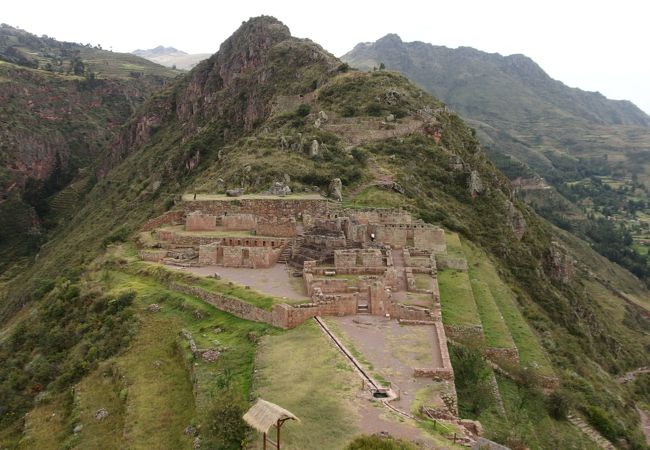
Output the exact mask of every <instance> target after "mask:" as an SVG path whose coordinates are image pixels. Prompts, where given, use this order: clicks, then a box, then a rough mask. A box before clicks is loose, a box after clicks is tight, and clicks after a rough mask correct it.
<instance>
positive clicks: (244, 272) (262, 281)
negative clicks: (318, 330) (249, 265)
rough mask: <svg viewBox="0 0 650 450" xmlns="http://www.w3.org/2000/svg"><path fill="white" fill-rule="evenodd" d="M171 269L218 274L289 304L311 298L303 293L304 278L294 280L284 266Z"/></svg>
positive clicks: (202, 274) (172, 267)
mask: <svg viewBox="0 0 650 450" xmlns="http://www.w3.org/2000/svg"><path fill="white" fill-rule="evenodd" d="M167 267H169V268H171V269H175V270H181V271H183V272H190V273H193V274H195V275H201V276H212V275H214V274H215V273H218V274H219V275H220V276H221V278H222V279H223V280H228V281H232V282H234V283H237V284H242V285H244V286H250V287H251V288H253V289H255V290H257V291H260V292H262V293H265V294H270V295H274V296H276V297H284V298H285V299H286V300H287V302H288V303H296V302H305V301H308V300H309V298H308V297H307V296H306V295H305V294H304V292H302V291H301V289H302V278H292V277H291V274H290V273H289V272H288V271H287V269H286V266H285V265H284V264H276V265H275V266H273V267H269V268H265V269H246V268H237V267H221V266H203V267H177V266H167Z"/></svg>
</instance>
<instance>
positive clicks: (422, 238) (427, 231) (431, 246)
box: [413, 226, 447, 253]
mask: <svg viewBox="0 0 650 450" xmlns="http://www.w3.org/2000/svg"><path fill="white" fill-rule="evenodd" d="M413 243H414V247H417V248H422V249H427V250H433V251H434V252H436V253H445V252H446V251H447V244H446V243H445V231H444V230H443V229H442V228H437V227H431V226H429V227H425V228H415V229H414V230H413Z"/></svg>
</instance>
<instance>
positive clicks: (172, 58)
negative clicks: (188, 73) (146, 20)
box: [132, 45, 211, 70]
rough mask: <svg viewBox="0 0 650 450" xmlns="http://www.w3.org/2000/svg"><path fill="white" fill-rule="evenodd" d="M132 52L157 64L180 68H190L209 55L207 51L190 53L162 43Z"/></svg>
mask: <svg viewBox="0 0 650 450" xmlns="http://www.w3.org/2000/svg"><path fill="white" fill-rule="evenodd" d="M132 53H133V54H134V55H136V56H140V57H141V58H145V59H148V60H149V61H153V62H155V63H157V64H160V65H163V66H166V67H174V68H177V69H181V70H190V69H191V68H193V67H194V66H196V65H197V64H198V63H200V62H201V61H203V60H204V59H208V58H209V57H210V56H211V55H210V54H209V53H194V54H191V55H190V54H189V53H185V52H184V51H182V50H177V49H175V48H174V47H163V46H162V45H159V46H158V47H156V48H152V49H149V50H139V49H138V50H134V51H133V52H132Z"/></svg>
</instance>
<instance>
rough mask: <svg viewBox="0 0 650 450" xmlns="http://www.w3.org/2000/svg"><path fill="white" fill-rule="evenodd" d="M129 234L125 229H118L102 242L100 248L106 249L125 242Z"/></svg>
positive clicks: (129, 231)
mask: <svg viewBox="0 0 650 450" xmlns="http://www.w3.org/2000/svg"><path fill="white" fill-rule="evenodd" d="M129 234H131V230H129V229H128V228H127V227H120V228H118V229H117V230H115V231H114V232H112V233H111V234H109V235H108V236H106V237H105V238H104V239H103V240H102V247H104V248H106V247H108V246H109V245H110V244H114V243H115V242H126V241H127V239H128V238H129Z"/></svg>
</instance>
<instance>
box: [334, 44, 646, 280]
mask: <svg viewBox="0 0 650 450" xmlns="http://www.w3.org/2000/svg"><path fill="white" fill-rule="evenodd" d="M342 59H343V60H344V61H346V62H347V63H349V64H350V65H351V66H352V67H356V68H359V69H361V70H372V69H373V68H374V69H377V68H378V67H380V66H381V65H382V64H383V66H382V67H384V66H385V67H386V68H387V69H389V70H397V71H399V72H401V73H403V74H404V75H406V76H407V77H409V79H411V80H413V81H414V82H416V83H417V84H418V85H420V86H422V87H423V88H424V89H426V90H427V91H428V92H429V93H431V94H433V95H435V96H437V97H439V98H440V99H441V100H443V101H444V102H445V103H446V104H448V105H449V106H450V107H451V108H453V109H454V110H456V111H458V112H459V113H460V114H461V115H462V116H463V117H464V118H465V119H466V120H467V121H468V123H469V125H471V126H472V127H474V128H475V129H476V130H477V136H478V138H479V140H480V141H481V143H482V144H483V147H484V148H485V151H486V153H487V154H488V155H489V156H490V159H491V161H492V162H493V163H494V164H495V165H496V166H497V167H498V168H499V169H500V170H502V171H503V172H504V173H505V174H506V175H507V176H508V177H509V178H510V179H511V180H515V181H517V182H518V185H517V186H521V187H520V188H519V189H518V190H519V192H518V193H519V195H520V197H521V198H522V199H523V200H525V201H526V202H528V203H529V204H530V205H532V206H533V207H534V208H535V210H536V211H537V212H538V213H540V214H541V215H542V216H544V217H545V218H546V219H548V220H550V221H551V222H553V223H554V224H555V225H557V226H560V227H562V228H564V229H566V230H569V231H571V232H573V233H574V234H576V235H577V236H579V237H581V238H583V239H586V240H589V241H591V242H592V243H593V244H594V248H595V249H596V250H597V251H598V252H600V253H601V254H603V255H605V256H607V257H608V258H609V259H610V260H611V261H614V262H616V263H619V264H621V265H623V266H624V267H626V268H627V269H628V270H630V271H632V272H633V273H634V274H636V275H637V276H638V277H639V278H641V279H644V280H645V282H646V283H650V260H649V259H648V257H647V245H648V244H647V243H648V240H647V235H648V230H649V229H650V223H648V220H647V218H648V212H649V210H650V160H649V159H648V158H649V156H648V155H649V154H650V153H649V152H648V150H649V149H650V117H649V116H648V115H647V114H646V113H644V112H643V111H641V110H640V109H639V108H637V107H636V106H635V105H633V104H632V103H630V102H628V101H616V100H609V99H607V98H605V97H604V96H603V95H601V94H600V93H598V92H585V91H582V90H580V89H575V88H569V87H568V86H566V85H564V84H563V83H561V82H560V81H557V80H554V79H552V78H551V77H549V76H548V75H547V74H546V73H545V72H544V71H543V70H542V69H541V68H540V67H539V66H538V65H537V64H536V63H535V62H534V61H532V60H531V59H529V58H527V57H526V56H523V55H510V56H501V55H499V54H492V53H485V52H481V51H479V50H475V49H473V48H469V47H460V48H457V49H450V48H447V47H442V46H435V45H431V44H426V43H423V42H410V43H406V42H403V41H402V40H401V39H400V38H399V36H397V35H394V34H390V35H387V36H385V37H383V38H382V39H379V40H378V41H376V42H374V43H364V44H358V45H357V46H356V47H355V48H354V49H353V50H351V51H350V52H348V53H347V54H346V55H344V56H343V57H342ZM540 178H543V180H545V181H541V180H540ZM522 181H523V182H522ZM520 182H521V183H520ZM601 219H606V220H601Z"/></svg>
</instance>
